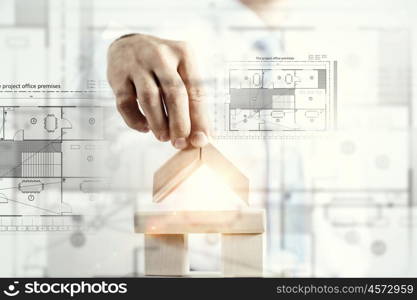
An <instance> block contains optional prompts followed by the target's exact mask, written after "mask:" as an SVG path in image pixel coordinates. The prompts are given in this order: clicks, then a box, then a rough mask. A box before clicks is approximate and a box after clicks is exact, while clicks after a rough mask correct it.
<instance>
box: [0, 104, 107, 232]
mask: <svg viewBox="0 0 417 300" xmlns="http://www.w3.org/2000/svg"><path fill="white" fill-rule="evenodd" d="M0 124H1V130H0V231H16V230H20V231H27V230H34V231H39V230H42V231H44V230H69V229H72V225H73V220H74V219H76V218H74V217H75V216H76V215H77V213H79V211H77V209H75V206H77V207H79V203H80V201H83V200H82V199H84V200H85V199H87V200H88V195H89V194H91V193H95V192H99V191H100V189H102V188H103V185H104V184H105V179H104V178H101V175H102V174H101V172H100V166H101V165H102V162H103V159H102V155H100V153H101V151H102V149H103V147H104V143H105V141H104V140H103V111H102V108H101V107H75V106H74V107H70V106H68V107H63V106H3V107H0ZM74 201H75V202H74Z"/></svg>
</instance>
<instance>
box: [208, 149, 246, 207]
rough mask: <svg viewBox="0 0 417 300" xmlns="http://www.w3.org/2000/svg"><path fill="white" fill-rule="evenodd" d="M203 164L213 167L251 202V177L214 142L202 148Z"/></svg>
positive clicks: (241, 195) (244, 199) (237, 191)
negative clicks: (232, 161) (218, 148)
mask: <svg viewBox="0 0 417 300" xmlns="http://www.w3.org/2000/svg"><path fill="white" fill-rule="evenodd" d="M201 151H202V152H201V160H202V161H203V164H206V165H207V166H208V167H210V168H211V169H213V170H214V171H215V172H216V173H217V174H219V176H221V177H222V178H223V180H224V181H225V182H226V183H227V184H228V185H229V186H230V188H231V189H232V190H233V191H234V192H235V193H236V194H237V195H238V196H239V197H240V198H241V199H242V200H243V201H245V202H246V204H249V179H248V178H247V177H246V176H245V175H243V173H242V172H240V170H239V169H238V168H237V167H236V166H235V165H234V164H232V163H231V162H230V161H229V160H228V159H227V158H226V157H225V156H224V155H223V154H222V153H221V152H220V151H219V150H217V149H216V147H214V146H213V145H212V144H208V145H207V146H205V147H203V148H202V149H201Z"/></svg>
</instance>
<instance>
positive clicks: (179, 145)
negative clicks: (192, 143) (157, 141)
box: [173, 138, 188, 150]
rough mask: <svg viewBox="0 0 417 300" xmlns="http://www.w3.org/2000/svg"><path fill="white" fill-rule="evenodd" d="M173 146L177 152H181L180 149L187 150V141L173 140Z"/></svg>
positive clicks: (183, 139)
mask: <svg viewBox="0 0 417 300" xmlns="http://www.w3.org/2000/svg"><path fill="white" fill-rule="evenodd" d="M173 145H174V147H175V148H177V149H179V150H182V149H185V148H187V145H188V143H187V140H186V139H185V138H176V139H175V140H174V143H173Z"/></svg>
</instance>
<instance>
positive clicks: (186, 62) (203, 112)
mask: <svg viewBox="0 0 417 300" xmlns="http://www.w3.org/2000/svg"><path fill="white" fill-rule="evenodd" d="M178 73H179V74H180V76H181V78H182V80H183V82H184V85H185V87H186V89H187V94H188V103H189V111H190V121H191V134H190V142H191V144H192V145H193V146H194V147H204V146H205V145H206V144H207V143H208V137H209V134H210V130H209V122H208V113H207V109H206V94H205V91H204V87H203V82H202V77H201V76H200V73H199V70H198V67H197V64H196V61H195V58H194V55H193V53H192V52H191V51H190V50H189V49H187V50H186V51H184V53H183V55H182V59H181V61H180V63H179V66H178Z"/></svg>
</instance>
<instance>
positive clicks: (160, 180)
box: [153, 144, 249, 204]
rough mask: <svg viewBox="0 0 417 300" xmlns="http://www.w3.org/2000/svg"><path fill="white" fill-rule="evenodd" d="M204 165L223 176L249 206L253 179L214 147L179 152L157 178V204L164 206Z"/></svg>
mask: <svg viewBox="0 0 417 300" xmlns="http://www.w3.org/2000/svg"><path fill="white" fill-rule="evenodd" d="M202 164H205V165H207V166H208V167H209V168H211V169H212V170H213V171H214V172H215V173H216V174H218V175H219V176H221V177H222V178H223V179H224V181H225V182H226V183H227V184H228V185H229V186H230V188H231V189H232V190H233V191H234V192H235V193H236V194H237V195H238V196H239V197H240V198H241V199H242V200H243V201H244V202H245V203H246V204H249V179H248V178H247V177H246V176H245V175H243V174H242V172H240V170H239V169H238V168H237V167H236V166H235V165H233V164H232V163H231V162H230V161H229V160H228V159H227V158H226V157H225V156H224V155H223V154H221V152H220V151H219V150H217V149H216V148H215V147H214V146H213V145H212V144H208V145H207V146H205V147H203V148H189V149H185V150H181V151H179V152H178V153H177V154H175V155H174V156H173V157H172V158H171V159H169V160H168V161H167V162H166V163H165V164H164V165H163V166H162V167H161V168H159V169H158V171H156V172H155V174H154V182H153V201H154V202H160V201H162V200H163V199H164V198H165V197H166V196H168V195H169V194H170V193H171V192H172V191H174V190H175V189H176V188H177V187H178V186H179V185H180V184H181V183H182V182H184V180H185V179H187V178H188V177H189V176H190V175H191V174H192V173H193V172H194V171H195V170H197V169H198V168H199V167H200V166H201V165H202Z"/></svg>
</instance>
